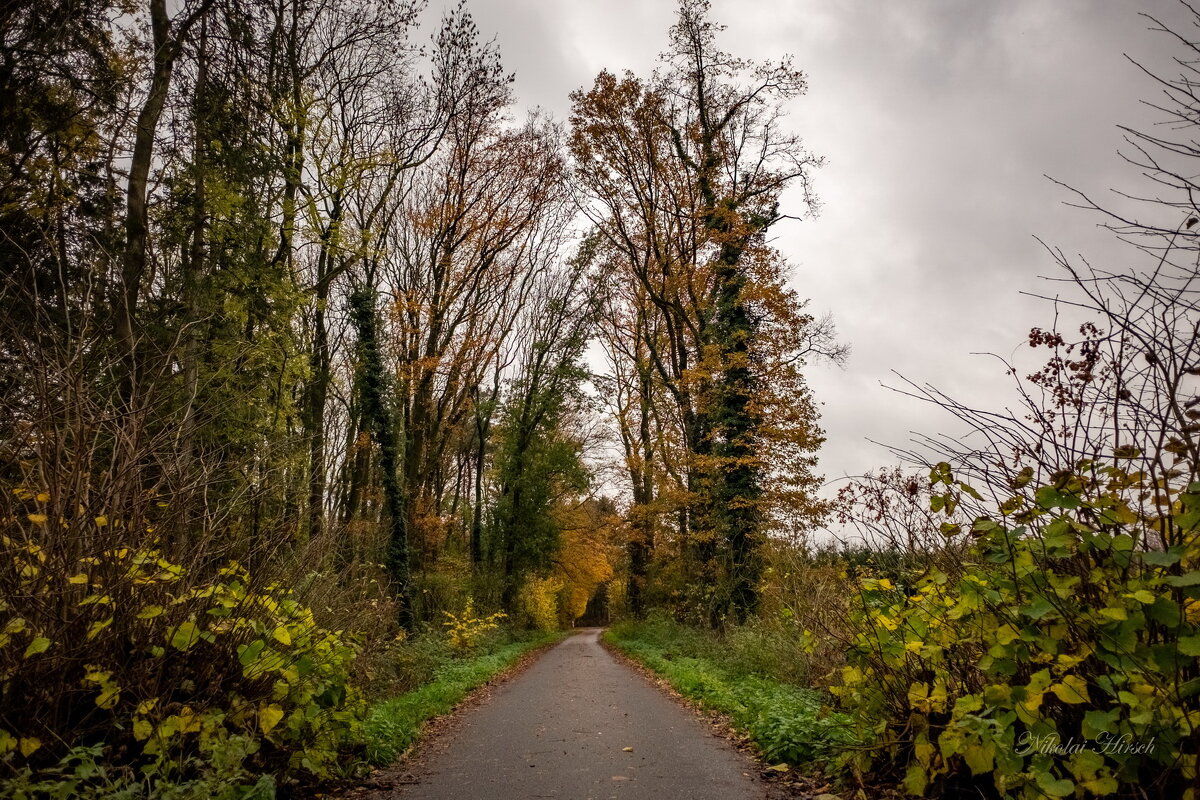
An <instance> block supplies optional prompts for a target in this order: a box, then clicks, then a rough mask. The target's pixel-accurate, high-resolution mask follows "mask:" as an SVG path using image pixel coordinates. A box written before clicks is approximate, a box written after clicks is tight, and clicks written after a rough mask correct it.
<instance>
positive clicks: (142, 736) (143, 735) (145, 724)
mask: <svg viewBox="0 0 1200 800" xmlns="http://www.w3.org/2000/svg"><path fill="white" fill-rule="evenodd" d="M152 733H154V726H153V725H151V724H150V720H148V719H145V718H143V717H134V720H133V738H134V739H137V740H138V741H139V742H144V741H146V740H147V739H149V738H150V734H152Z"/></svg>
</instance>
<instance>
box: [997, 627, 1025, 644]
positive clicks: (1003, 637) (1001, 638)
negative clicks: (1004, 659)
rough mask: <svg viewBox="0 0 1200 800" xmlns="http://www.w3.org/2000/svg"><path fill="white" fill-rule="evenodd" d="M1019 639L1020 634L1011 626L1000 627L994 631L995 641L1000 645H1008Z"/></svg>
mask: <svg viewBox="0 0 1200 800" xmlns="http://www.w3.org/2000/svg"><path fill="white" fill-rule="evenodd" d="M1020 638H1021V633H1020V631H1018V630H1017V629H1016V628H1014V627H1013V626H1012V625H1001V626H1000V627H999V628H997V629H996V641H997V642H999V643H1000V644H1009V643H1011V642H1014V641H1016V640H1017V639H1020Z"/></svg>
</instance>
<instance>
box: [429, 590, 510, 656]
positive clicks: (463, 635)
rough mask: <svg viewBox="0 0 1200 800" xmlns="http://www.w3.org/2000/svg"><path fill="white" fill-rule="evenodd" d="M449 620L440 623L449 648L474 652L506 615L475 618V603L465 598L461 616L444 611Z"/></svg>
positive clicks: (499, 612) (495, 614)
mask: <svg viewBox="0 0 1200 800" xmlns="http://www.w3.org/2000/svg"><path fill="white" fill-rule="evenodd" d="M442 613H444V614H445V615H446V616H447V617H449V618H450V619H449V620H447V621H446V622H444V623H442V625H443V626H444V627H445V628H446V639H447V641H449V642H450V647H451V648H452V649H454V650H457V651H463V650H474V649H475V648H476V647H478V646H479V644H480V642H482V641H483V639H484V638H485V637H486V636H487V635H488V634H489V633H491V632H492V631H495V630H497V629H498V628H499V627H500V620H502V619H504V618H505V617H507V616H508V615H507V614H505V613H504V612H503V611H497V612H495V613H494V614H489V615H488V616H486V617H477V616H475V601H474V600H472V599H471V598H467V606H466V608H464V609H463V610H462V613H461V614H454V613H452V612H450V611H444V612H442Z"/></svg>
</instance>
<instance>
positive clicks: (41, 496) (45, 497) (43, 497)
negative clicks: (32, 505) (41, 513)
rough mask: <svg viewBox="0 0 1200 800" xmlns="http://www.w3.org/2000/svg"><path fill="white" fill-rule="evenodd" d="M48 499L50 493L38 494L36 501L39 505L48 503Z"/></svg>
mask: <svg viewBox="0 0 1200 800" xmlns="http://www.w3.org/2000/svg"><path fill="white" fill-rule="evenodd" d="M49 499H50V493H49V492H38V496H37V501H38V502H39V503H45V502H46V501H48V500H49Z"/></svg>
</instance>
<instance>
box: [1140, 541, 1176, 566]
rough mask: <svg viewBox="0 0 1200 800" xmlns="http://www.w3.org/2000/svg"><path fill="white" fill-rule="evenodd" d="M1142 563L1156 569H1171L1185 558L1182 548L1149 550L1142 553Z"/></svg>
mask: <svg viewBox="0 0 1200 800" xmlns="http://www.w3.org/2000/svg"><path fill="white" fill-rule="evenodd" d="M1139 555H1141V557H1142V561H1145V562H1146V563H1147V564H1150V565H1152V566H1155V567H1170V566H1173V565H1175V564H1178V563H1179V559H1180V558H1181V557H1182V556H1183V548H1182V547H1178V546H1176V547H1172V548H1170V549H1168V550H1147V551H1145V552H1144V553H1140V554H1139Z"/></svg>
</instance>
